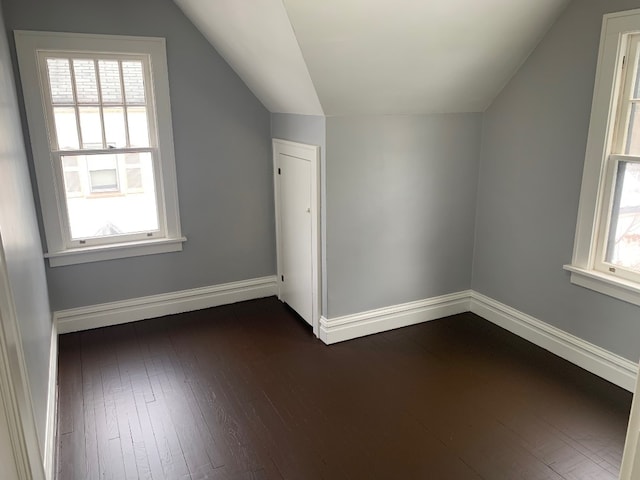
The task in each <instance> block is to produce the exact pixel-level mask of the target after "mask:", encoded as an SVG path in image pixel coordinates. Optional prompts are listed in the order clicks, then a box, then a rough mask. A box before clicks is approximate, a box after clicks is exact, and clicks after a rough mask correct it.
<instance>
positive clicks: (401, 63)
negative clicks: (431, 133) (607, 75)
mask: <svg viewBox="0 0 640 480" xmlns="http://www.w3.org/2000/svg"><path fill="white" fill-rule="evenodd" d="M175 2H176V3H177V4H178V5H179V6H180V7H181V8H182V9H183V10H184V12H185V13H186V14H187V16H189V17H190V18H191V20H192V21H193V22H194V23H195V24H196V26H197V27H198V28H199V29H200V30H201V31H202V32H203V34H204V35H205V36H206V37H207V38H208V39H209V41H211V43H212V44H213V46H214V47H215V48H216V49H217V50H218V51H219V52H220V54H221V55H222V56H223V57H224V58H225V59H226V60H227V62H228V63H229V64H230V65H231V66H232V68H234V69H235V70H236V72H237V73H238V74H239V75H240V77H241V78H242V79H243V80H244V81H245V83H246V84H247V85H248V86H249V88H250V89H251V90H252V91H253V92H254V93H255V94H256V96H257V97H258V98H259V99H260V100H261V101H262V102H263V104H264V105H265V107H266V108H268V109H269V110H270V111H271V112H283V113H301V114H313V115H322V114H323V113H324V114H325V115H329V116H331V115H356V114H395V113H398V114H403V113H406V114H410V113H444V112H481V111H484V110H485V109H486V108H487V107H488V106H489V105H490V104H491V102H492V101H493V99H494V98H495V97H496V95H497V94H498V93H499V92H500V90H501V89H502V88H503V86H504V85H505V84H506V83H507V82H508V81H509V79H510V78H511V76H512V75H513V74H514V73H515V72H516V71H517V69H518V68H519V67H520V65H521V64H522V63H523V62H524V60H525V59H526V58H527V57H528V55H529V53H530V52H531V51H532V50H533V48H534V47H535V46H536V45H537V43H538V42H539V40H540V39H541V38H542V37H543V35H544V34H545V33H546V31H547V30H548V28H549V27H550V26H551V24H552V23H553V22H554V21H555V19H556V18H557V17H558V16H559V14H560V13H561V12H562V10H563V9H564V8H565V7H566V5H567V4H568V3H569V0H481V1H479V0H321V1H310V0H251V1H246V0H244V1H238V0H175Z"/></svg>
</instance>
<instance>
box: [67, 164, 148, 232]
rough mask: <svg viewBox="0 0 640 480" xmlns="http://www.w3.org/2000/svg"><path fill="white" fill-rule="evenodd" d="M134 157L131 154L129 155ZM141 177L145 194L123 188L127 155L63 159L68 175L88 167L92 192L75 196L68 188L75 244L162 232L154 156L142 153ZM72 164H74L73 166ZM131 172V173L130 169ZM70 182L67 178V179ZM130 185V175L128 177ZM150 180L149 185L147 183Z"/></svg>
mask: <svg viewBox="0 0 640 480" xmlns="http://www.w3.org/2000/svg"><path fill="white" fill-rule="evenodd" d="M129 155H130V154H129ZM136 155H137V156H138V159H137V160H138V163H137V164H138V167H137V168H136V170H137V171H138V172H137V173H132V175H133V178H134V179H135V178H138V179H139V182H140V184H143V183H144V187H145V188H144V190H143V191H136V192H133V193H129V192H126V191H123V190H122V189H121V188H120V182H119V171H120V169H123V168H125V167H124V166H125V164H126V163H125V158H124V157H125V155H124V154H120V155H82V156H63V157H62V160H63V165H64V166H65V167H64V169H65V175H66V172H67V170H68V169H69V168H72V167H66V165H72V164H73V162H76V164H78V165H82V164H86V165H87V172H88V179H89V180H88V181H89V185H90V189H91V192H90V194H89V195H83V196H77V195H72V194H71V193H73V192H70V191H69V186H67V192H68V193H67V195H66V199H65V200H66V207H67V213H68V218H69V226H70V230H71V237H72V239H74V240H81V239H91V238H99V237H101V236H114V235H127V234H133V233H139V232H150V231H151V232H152V231H156V230H158V225H159V224H158V205H157V199H156V189H155V184H154V178H153V161H152V158H151V154H150V153H139V154H136ZM70 162H71V163H70ZM127 170H129V169H127ZM65 178H66V176H65ZM125 178H126V179H127V181H129V172H127V174H126V175H125ZM145 180H146V181H145Z"/></svg>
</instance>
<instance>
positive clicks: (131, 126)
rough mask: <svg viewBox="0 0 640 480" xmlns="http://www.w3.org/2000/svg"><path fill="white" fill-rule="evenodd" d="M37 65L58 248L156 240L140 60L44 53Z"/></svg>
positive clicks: (153, 155)
mask: <svg viewBox="0 0 640 480" xmlns="http://www.w3.org/2000/svg"><path fill="white" fill-rule="evenodd" d="M38 61H39V65H40V68H41V70H42V73H43V74H41V78H42V79H46V81H43V82H42V85H41V87H42V89H43V97H44V99H45V107H46V108H45V112H46V117H47V124H48V130H49V144H50V150H51V159H52V162H53V166H54V169H55V170H57V171H58V173H57V175H58V176H59V177H62V179H63V184H64V189H63V190H64V194H59V195H58V198H60V199H61V202H60V203H61V205H59V208H60V211H61V222H62V227H63V228H62V230H63V235H64V238H65V243H66V246H67V247H71V248H73V247H81V246H85V245H98V244H108V243H114V242H122V241H129V240H137V239H147V238H152V237H154V236H156V237H163V236H164V228H163V224H162V222H161V217H160V212H159V204H160V202H159V199H158V196H157V193H158V189H157V188H156V185H155V181H154V169H155V166H154V164H156V163H157V160H156V159H157V157H158V149H157V145H156V138H157V135H156V132H155V131H154V130H153V129H151V128H149V127H150V125H154V121H153V119H152V118H149V117H150V116H151V115H153V112H154V106H153V104H152V103H151V102H149V101H148V100H149V99H152V98H153V92H152V91H151V81H150V65H149V58H148V56H141V55H114V54H105V53H95V54H93V53H84V54H77V53H75V52H64V51H46V52H39V54H38ZM148 90H149V91H148ZM47 100H49V101H47ZM60 171H61V172H60ZM83 176H84V178H85V181H84V182H83V181H81V180H80V179H81V178H82V177H83ZM145 179H146V181H145ZM61 190H62V189H61ZM60 193H62V192H60Z"/></svg>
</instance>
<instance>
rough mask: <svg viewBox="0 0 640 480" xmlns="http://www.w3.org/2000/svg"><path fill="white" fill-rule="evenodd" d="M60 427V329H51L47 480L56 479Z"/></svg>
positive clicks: (45, 469)
mask: <svg viewBox="0 0 640 480" xmlns="http://www.w3.org/2000/svg"><path fill="white" fill-rule="evenodd" d="M57 427H58V329H57V327H56V324H55V322H53V325H52V327H51V346H50V347H49V385H48V388H47V423H46V430H45V437H44V438H45V440H44V452H43V453H44V458H43V464H44V474H45V478H46V479H47V480H53V479H54V478H55V458H56V455H55V453H56V432H57Z"/></svg>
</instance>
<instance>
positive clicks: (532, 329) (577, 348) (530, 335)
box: [471, 291, 638, 392]
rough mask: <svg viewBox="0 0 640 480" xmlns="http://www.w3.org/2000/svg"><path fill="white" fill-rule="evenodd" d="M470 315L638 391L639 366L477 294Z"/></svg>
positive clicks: (475, 293)
mask: <svg viewBox="0 0 640 480" xmlns="http://www.w3.org/2000/svg"><path fill="white" fill-rule="evenodd" d="M471 311H472V312H473V313H475V314H476V315H479V316H480V317H482V318H484V319H486V320H489V321H490V322H492V323H495V324H496V325H498V326H500V327H502V328H504V329H505V330H508V331H510V332H512V333H514V334H516V335H518V336H519V337H522V338H524V339H525V340H528V341H530V342H531V343H534V344H535V345H538V346H539V347H542V348H544V349H545V350H548V351H550V352H551V353H554V354H555V355H558V356H559V357H562V358H564V359H565V360H568V361H570V362H571V363H573V364H575V365H578V366H579V367H582V368H584V369H585V370H587V371H589V372H591V373H593V374H595V375H598V376H599V377H602V378H604V379H605V380H608V381H609V382H611V383H613V384H615V385H618V386H620V387H622V388H624V389H625V390H628V391H630V392H632V391H633V390H634V388H635V382H636V376H637V375H638V364H637V363H634V362H632V361H630V360H627V359H626V358H623V357H620V356H619V355H616V354H614V353H611V352H609V351H608V350H605V349H604V348H601V347H598V346H597V345H593V344H591V343H589V342H586V341H585V340H582V339H581V338H578V337H576V336H574V335H571V334H570V333H567V332H565V331H564V330H560V329H559V328H557V327H554V326H552V325H549V324H547V323H544V322H543V321H541V320H538V319H537V318H534V317H532V316H530V315H527V314H526V313H523V312H520V311H518V310H516V309H514V308H511V307H509V306H508V305H505V304H503V303H500V302H498V301H496V300H493V299H492V298H489V297H487V296H485V295H482V294H481V293H478V292H475V291H472V292H471Z"/></svg>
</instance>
